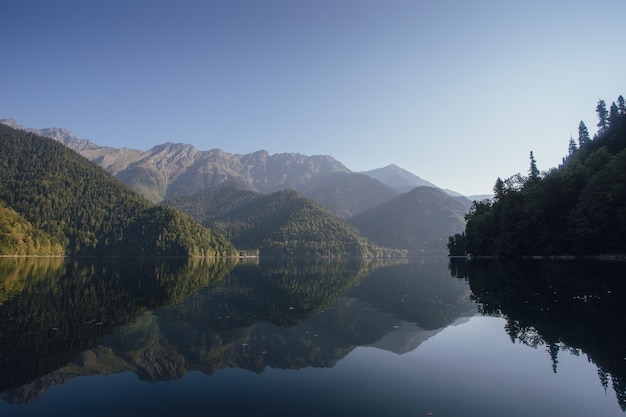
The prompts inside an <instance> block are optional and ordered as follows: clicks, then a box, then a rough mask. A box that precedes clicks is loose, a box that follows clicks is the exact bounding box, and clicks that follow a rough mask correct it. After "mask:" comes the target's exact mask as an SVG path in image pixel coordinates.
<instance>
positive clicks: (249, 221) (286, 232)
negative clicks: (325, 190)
mask: <svg viewBox="0 0 626 417" xmlns="http://www.w3.org/2000/svg"><path fill="white" fill-rule="evenodd" d="M163 204H166V205H167V206H170V207H174V208H177V209H179V210H181V211H183V212H185V213H187V214H189V215H191V216H192V217H193V218H194V219H196V220H197V221H198V222H200V223H202V224H204V225H206V226H208V227H210V228H212V229H214V230H216V231H218V232H221V233H223V234H224V235H225V236H226V237H227V238H228V239H230V240H231V241H232V242H233V243H234V244H235V245H236V246H237V247H238V248H240V249H243V250H247V251H249V252H252V253H258V254H259V255H261V256H321V257H346V256H357V257H372V256H391V255H404V254H405V252H404V251H400V250H391V249H385V248H381V247H379V246H377V245H375V244H373V243H371V242H370V241H368V240H367V239H366V238H364V237H363V236H361V235H360V234H359V233H358V232H357V231H356V230H355V229H353V228H352V227H350V226H349V225H348V224H347V223H346V222H344V221H343V220H341V219H339V218H338V217H337V216H335V215H334V214H333V213H332V212H331V211H330V210H328V209H326V208H324V207H322V206H321V205H320V204H318V203H316V202H314V201H312V200H309V199H308V198H306V197H304V196H302V195H301V194H299V193H297V192H295V191H293V190H282V191H278V192H275V193H272V194H260V193H257V192H254V191H249V190H241V189H238V188H235V187H232V186H222V187H220V188H218V189H217V190H214V191H210V192H206V191H204V192H200V193H197V194H194V195H192V196H183V197H178V198H175V199H172V200H167V201H165V202H164V203H163ZM257 250H258V252H256V251H257Z"/></svg>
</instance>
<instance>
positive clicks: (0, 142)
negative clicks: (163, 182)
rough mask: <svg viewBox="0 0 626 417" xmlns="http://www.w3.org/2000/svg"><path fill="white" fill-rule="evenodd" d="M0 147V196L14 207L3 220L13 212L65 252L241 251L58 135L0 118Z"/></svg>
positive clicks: (205, 253)
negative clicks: (151, 199)
mask: <svg viewBox="0 0 626 417" xmlns="http://www.w3.org/2000/svg"><path fill="white" fill-rule="evenodd" d="M0 148H1V149H2V153H1V154H0V167H2V169H0V203H2V204H3V205H4V206H5V207H7V208H9V209H10V210H12V211H6V210H4V211H2V213H1V214H0V215H1V216H2V220H4V221H6V220H7V219H10V218H11V217H13V218H15V216H14V215H13V213H12V212H13V211H14V212H15V213H17V214H18V215H19V217H17V221H18V223H22V224H26V225H28V227H30V226H32V229H33V230H34V232H33V233H34V234H36V235H38V236H40V238H41V239H40V240H41V243H43V242H44V241H46V240H49V241H50V242H51V245H52V246H55V245H56V244H57V243H58V244H60V245H61V246H62V248H63V251H64V253H65V254H67V255H178V256H216V255H233V254H236V253H237V252H236V250H235V248H234V247H233V246H232V245H231V243H230V242H228V241H227V240H226V239H225V238H224V237H223V236H221V235H218V234H215V233H212V232H211V231H209V230H208V229H206V228H204V227H202V226H200V225H199V224H198V223H196V222H195V221H193V220H192V219H191V218H190V217H189V216H187V215H184V214H182V213H180V212H178V211H175V210H172V209H169V208H165V207H160V206H155V205H154V204H152V203H150V202H149V201H147V200H146V199H144V198H143V197H141V196H140V195H138V194H137V193H135V192H134V191H132V190H130V189H129V188H127V187H126V186H124V185H123V184H122V183H121V182H119V180H117V179H115V178H113V177H112V176H111V175H109V174H108V173H107V172H106V171H105V170H103V169H102V168H100V167H98V166H97V165H95V164H93V163H91V162H89V161H88V160H87V159H85V158H84V157H82V156H80V155H79V154H77V153H76V152H74V151H72V150H70V149H69V148H67V147H66V146H63V145H62V144H61V143H59V142H58V141H55V140H52V139H50V138H47V137H43V136H39V135H36V134H34V133H29V132H26V131H24V130H16V129H13V128H11V127H9V126H8V125H6V124H0ZM13 224H15V223H13ZM20 227H21V226H20ZM14 229H15V228H14ZM15 230H18V229H15ZM33 233H31V232H30V231H29V235H30V236H33ZM26 246H28V244H26ZM35 246H36V245H35Z"/></svg>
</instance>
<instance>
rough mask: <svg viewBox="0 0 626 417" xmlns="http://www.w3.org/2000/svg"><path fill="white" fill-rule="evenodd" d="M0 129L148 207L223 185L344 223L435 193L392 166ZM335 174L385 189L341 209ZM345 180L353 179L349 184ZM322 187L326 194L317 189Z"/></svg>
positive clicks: (13, 123) (354, 199) (354, 198)
mask: <svg viewBox="0 0 626 417" xmlns="http://www.w3.org/2000/svg"><path fill="white" fill-rule="evenodd" d="M0 123H4V124H8V125H9V126H11V127H13V128H17V129H24V130H27V131H29V132H33V133H37V134H39V135H42V136H47V137H50V138H53V139H55V140H57V141H59V142H61V143H63V144H64V145H66V146H67V147H69V148H71V149H73V150H75V151H77V152H79V153H80V154H82V155H83V156H84V157H86V158H87V159H89V160H91V161H93V162H95V163H96V164H98V165H100V166H102V167H103V168H105V169H106V170H107V171H109V172H110V173H111V174H112V175H114V176H116V177H117V178H118V179H120V180H121V181H122V182H124V183H125V184H126V185H128V186H129V187H131V188H132V189H134V190H135V191H138V192H139V193H141V194H143V195H144V196H146V197H147V198H148V199H150V200H151V201H153V202H160V201H162V200H165V199H169V198H174V197H178V196H182V195H192V194H195V193H197V192H199V191H204V190H211V189H213V188H215V187H218V186H219V185H222V184H224V183H227V184H233V185H237V186H239V187H245V188H248V189H250V190H253V191H258V192H261V193H272V192H276V191H279V190H283V189H287V188H291V189H294V190H296V191H299V192H301V193H302V194H304V195H305V196H307V197H309V198H312V199H314V200H316V201H318V202H319V203H321V204H323V205H325V206H327V207H329V208H331V209H332V210H333V211H334V212H335V214H337V215H339V216H340V217H342V218H347V217H349V216H352V215H355V214H358V212H360V211H363V210H366V209H368V208H370V207H372V206H373V205H376V204H378V203H381V202H383V201H385V200H387V199H389V198H393V197H395V196H396V195H398V194H399V193H403V192H407V191H410V190H411V189H413V188H415V187H419V186H429V187H434V188H438V187H437V186H436V185H434V184H433V183H431V182H429V181H426V180H424V179H422V178H420V177H418V176H416V175H414V174H412V173H410V172H409V171H406V170H404V169H402V168H400V167H398V166H396V165H388V166H387V167H384V168H380V169H375V170H371V171H367V172H363V173H355V172H353V171H351V170H349V169H348V168H347V167H346V166H345V165H343V164H342V163H341V162H339V161H337V160H336V159H334V158H333V157H332V156H328V155H313V156H306V155H302V154H299V153H280V154H274V155H270V154H269V153H268V152H267V151H265V150H260V151H256V152H253V153H249V154H243V155H241V154H231V153H228V152H225V151H223V150H221V149H211V150H208V151H200V150H198V149H196V148H195V147H194V146H192V145H188V144H183V143H171V142H167V143H163V144H161V145H157V146H154V147H153V148H151V149H149V150H147V151H141V150H137V149H128V148H111V147H104V146H99V145H97V144H95V143H93V142H90V141H89V140H86V139H79V138H77V137H76V136H75V135H74V134H73V133H72V132H70V131H69V130H66V129H60V128H46V129H29V128H25V127H23V126H21V125H20V124H19V123H18V122H17V121H15V120H14V119H0ZM335 174H344V176H343V177H341V176H335V178H336V179H338V180H340V182H341V181H343V182H347V183H350V184H351V185H355V183H357V182H358V183H359V184H360V185H359V187H361V188H363V187H365V185H364V184H365V183H366V182H367V181H366V179H364V178H363V177H361V178H357V177H356V176H357V175H363V174H365V175H366V176H368V177H370V178H372V179H375V180H377V181H379V182H380V183H382V184H384V185H385V186H386V187H382V186H381V185H380V184H376V183H372V182H370V183H369V185H368V188H369V191H368V192H367V193H366V194H365V195H363V194H355V192H354V191H348V192H347V193H349V194H351V195H350V196H348V197H347V198H348V199H349V200H350V201H346V202H345V203H346V204H348V206H347V207H344V206H343V205H342V204H343V203H342V202H341V201H337V200H332V198H331V196H332V195H333V194H334V195H335V198H336V199H339V200H341V199H345V198H346V195H345V194H346V191H345V189H341V190H340V187H339V186H338V185H337V184H336V183H331V182H332V181H330V178H329V177H328V176H329V175H335ZM348 176H354V178H350V179H348ZM324 183H325V186H326V189H323V187H322V184H324ZM373 189H374V190H377V191H380V195H378V194H377V193H376V194H372V190H373ZM391 190H395V192H394V191H391ZM444 191H446V192H447V193H448V194H450V195H455V196H459V195H460V194H458V193H455V192H452V191H449V190H444ZM340 194H344V195H340ZM318 198H319V199H318ZM361 200H363V204H364V206H363V207H361ZM333 206H335V207H333Z"/></svg>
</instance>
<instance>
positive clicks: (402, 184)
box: [363, 164, 437, 193]
mask: <svg viewBox="0 0 626 417" xmlns="http://www.w3.org/2000/svg"><path fill="white" fill-rule="evenodd" d="M363 174H365V175H367V176H369V177H372V178H375V179H377V180H378V181H380V182H382V183H383V184H386V185H388V186H389V187H391V188H393V189H394V190H397V191H398V192H401V193H406V192H407V191H411V190H412V189H413V188H415V187H433V188H437V186H436V185H435V184H433V183H431V182H428V181H426V180H424V179H422V178H420V177H418V176H417V175H414V174H412V173H410V172H409V171H407V170H405V169H403V168H400V167H399V166H397V165H394V164H390V165H387V166H386V167H383V168H377V169H373V170H371V171H365V172H363Z"/></svg>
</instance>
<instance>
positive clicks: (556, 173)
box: [448, 96, 626, 256]
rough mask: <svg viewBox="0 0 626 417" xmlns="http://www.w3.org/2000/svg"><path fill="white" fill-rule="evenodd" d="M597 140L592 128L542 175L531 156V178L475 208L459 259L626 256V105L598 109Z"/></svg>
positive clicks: (454, 247) (454, 248)
mask: <svg viewBox="0 0 626 417" xmlns="http://www.w3.org/2000/svg"><path fill="white" fill-rule="evenodd" d="M596 113H597V116H598V123H597V127H598V130H597V133H596V134H595V135H594V137H593V138H591V137H590V135H589V131H588V129H587V127H586V125H585V124H584V122H582V121H581V122H580V123H579V126H578V141H575V140H574V139H573V138H570V141H569V146H568V153H567V155H566V156H565V157H564V158H563V162H562V164H561V165H560V166H558V167H557V168H553V169H551V170H549V171H547V172H544V173H541V172H540V171H539V169H538V168H537V164H536V161H535V157H534V155H533V153H532V152H530V167H529V170H528V175H526V176H524V175H521V174H516V175H514V176H512V177H510V178H507V179H505V180H502V179H501V178H498V179H497V180H496V183H495V185H494V189H493V191H494V197H493V199H491V200H482V201H475V202H474V203H473V205H472V207H471V209H470V211H469V212H468V213H467V215H466V216H465V220H466V222H467V223H466V227H465V232H464V233H461V234H456V235H454V236H451V237H450V238H449V240H448V249H449V253H450V254H451V255H464V254H468V253H469V254H472V255H479V256H483V255H488V256H532V255H544V256H545V255H605V254H624V253H626V239H625V238H624V236H625V233H624V232H625V231H626V105H625V103H624V98H623V97H622V96H619V98H618V99H617V102H613V103H612V104H611V106H610V107H609V109H608V110H607V106H606V103H605V101H604V100H599V102H598V104H597V106H596Z"/></svg>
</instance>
